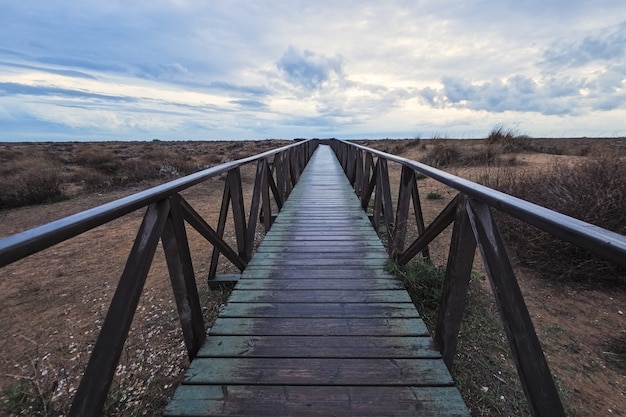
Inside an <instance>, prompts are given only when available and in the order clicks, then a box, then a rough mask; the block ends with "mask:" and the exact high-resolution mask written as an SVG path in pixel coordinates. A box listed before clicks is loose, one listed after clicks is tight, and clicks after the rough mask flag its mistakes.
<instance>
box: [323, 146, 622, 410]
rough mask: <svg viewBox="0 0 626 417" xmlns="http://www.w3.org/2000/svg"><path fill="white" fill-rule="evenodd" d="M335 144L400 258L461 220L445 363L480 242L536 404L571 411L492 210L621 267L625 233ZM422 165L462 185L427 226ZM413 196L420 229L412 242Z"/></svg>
mask: <svg viewBox="0 0 626 417" xmlns="http://www.w3.org/2000/svg"><path fill="white" fill-rule="evenodd" d="M331 146H332V147H333V149H334V151H335V154H336V155H337V158H338V159H339V161H340V163H341V165H342V167H343V169H344V171H345V173H346V175H347V177H348V179H349V180H350V183H351V184H352V185H353V186H354V189H355V192H356V194H357V195H358V196H359V198H360V201H361V204H362V207H363V209H365V210H368V208H370V209H371V212H372V213H373V216H372V222H373V226H374V227H375V228H376V230H377V231H378V230H379V228H380V227H381V225H382V226H384V229H382V230H381V231H384V232H385V233H386V235H387V236H386V237H387V248H388V251H389V254H390V257H391V258H392V259H393V260H395V261H396V262H398V263H399V264H406V263H407V262H409V261H410V260H411V259H412V258H413V257H415V256H416V255H417V254H418V253H420V252H421V253H422V255H423V256H424V257H426V258H428V256H429V253H428V244H429V243H430V242H431V241H432V240H433V239H434V238H435V237H437V236H438V235H439V234H440V233H441V232H443V231H444V230H445V229H446V228H447V227H448V226H449V225H450V224H451V223H454V226H453V229H452V238H451V243H450V251H449V255H448V261H447V267H446V273H445V279H444V283H443V295H442V299H441V307H440V313H439V317H438V321H437V325H436V328H435V335H434V338H435V342H436V344H437V345H438V347H439V349H440V350H441V353H442V356H443V358H444V360H445V362H446V364H447V365H448V366H449V367H450V366H451V364H452V361H453V359H454V355H455V351H456V346H457V338H458V334H459V329H460V326H461V319H462V317H463V313H464V309H465V301H466V297H467V290H468V285H469V280H470V274H471V271H472V264H473V261H474V254H475V252H476V245H477V244H478V247H479V249H480V253H481V255H482V261H483V264H484V266H485V269H486V272H487V276H488V278H489V281H490V283H491V286H492V288H493V294H494V296H495V300H496V305H497V307H498V310H499V312H500V318H501V321H502V324H503V327H504V330H505V333H506V336H507V338H508V341H509V345H510V347H511V351H512V355H513V360H514V362H515V365H516V367H517V372H518V375H519V377H520V381H521V384H522V387H523V389H524V393H525V395H526V399H527V401H528V405H529V408H530V411H531V413H532V414H533V415H534V416H542V417H548V416H564V415H565V413H564V411H563V406H562V404H561V400H560V398H559V395H558V392H557V389H556V387H555V384H554V381H553V379H552V375H551V373H550V369H549V368H548V364H547V362H546V359H545V357H544V354H543V351H542V349H541V346H540V344H539V339H538V338H537V335H536V333H535V329H534V327H533V323H532V321H531V318H530V315H529V313H528V310H527V308H526V304H525V303H524V299H523V296H522V292H521V291H520V288H519V285H518V283H517V280H516V278H515V274H514V272H513V267H512V266H511V262H510V260H509V258H508V256H507V254H506V250H505V247H504V244H503V242H502V238H501V236H500V234H499V232H498V228H497V226H496V223H495V221H494V217H493V213H492V212H493V211H494V210H495V211H499V212H502V213H505V214H507V215H510V216H513V217H515V218H517V219H520V220H522V221H524V222H526V223H528V224H531V225H533V226H535V227H537V228H539V229H541V230H544V231H546V232H548V233H551V234H552V235H554V236H557V237H559V238H561V239H563V240H565V241H567V242H570V243H572V244H574V245H576V246H578V247H581V248H583V249H586V250H589V251H591V252H593V253H595V254H597V255H599V256H601V257H603V258H605V259H607V260H609V261H611V262H614V263H615V264H617V265H620V266H622V267H626V237H625V236H622V235H620V234H617V233H613V232H611V231H608V230H605V229H602V228H600V227H596V226H593V225H591V224H588V223H585V222H582V221H580V220H576V219H573V218H571V217H568V216H565V215H563V214H560V213H557V212H554V211H552V210H548V209H546V208H544V207H541V206H538V205H535V204H532V203H530V202H528V201H524V200H521V199H518V198H515V197H512V196H510V195H507V194H504V193H502V192H499V191H496V190H493V189H490V188H488V187H485V186H482V185H479V184H476V183H474V182H471V181H468V180H465V179H462V178H459V177H457V176H454V175H451V174H449V173H447V172H444V171H441V170H438V169H435V168H432V167H430V166H428V165H424V164H421V163H419V162H415V161H411V160H408V159H405V158H401V157H398V156H395V155H391V154H388V153H384V152H380V151H376V150H374V149H371V148H367V147H365V146H360V145H357V144H353V143H350V142H346V141H341V140H334V139H333V140H331ZM388 162H394V163H397V164H400V166H401V169H402V171H401V178H400V185H399V189H398V200H397V205H396V209H395V212H394V208H393V203H392V194H391V186H390V182H389V171H388ZM416 172H419V173H422V174H424V175H426V176H428V177H430V178H432V179H434V180H436V181H438V182H440V183H443V184H445V185H447V186H448V187H451V188H452V189H454V190H456V191H458V194H457V195H456V197H455V198H454V199H453V200H452V201H451V202H450V203H449V204H448V205H447V206H446V207H445V208H444V209H443V210H442V211H441V213H439V215H438V216H437V217H436V218H435V220H433V221H432V223H430V224H429V225H428V226H427V227H426V226H425V224H424V218H423V215H422V209H421V206H420V198H419V192H418V191H419V190H418V186H417V178H416ZM372 196H374V197H373V200H374V201H371V200H372ZM411 201H412V202H413V212H414V217H415V218H414V220H413V221H415V223H416V227H417V231H418V237H417V238H416V239H415V240H414V241H413V242H412V243H411V244H410V245H408V247H407V248H406V249H405V237H406V232H407V222H408V221H409V220H410V219H409V213H410V205H411ZM372 206H373V207H372Z"/></svg>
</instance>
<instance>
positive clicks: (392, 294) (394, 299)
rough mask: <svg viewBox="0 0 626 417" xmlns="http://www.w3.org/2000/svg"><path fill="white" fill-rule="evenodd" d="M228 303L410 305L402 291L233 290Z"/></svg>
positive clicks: (405, 293)
mask: <svg viewBox="0 0 626 417" xmlns="http://www.w3.org/2000/svg"><path fill="white" fill-rule="evenodd" d="M228 302H229V303H268V302H281V303H332V302H337V303H410V302H411V298H410V297H409V294H408V293H407V292H406V291H404V290H354V291H351V290H310V291H298V290H294V291H272V290H250V291H248V290H238V289H237V288H235V290H234V291H233V293H232V294H231V296H230V298H229V300H228Z"/></svg>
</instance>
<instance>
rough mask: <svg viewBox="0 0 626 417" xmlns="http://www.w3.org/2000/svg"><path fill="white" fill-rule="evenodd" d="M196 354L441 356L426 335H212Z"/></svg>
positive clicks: (322, 356) (229, 355) (211, 355)
mask: <svg viewBox="0 0 626 417" xmlns="http://www.w3.org/2000/svg"><path fill="white" fill-rule="evenodd" d="M197 356H199V357H258V358H262V357H270V358H431V359H437V358H441V355H440V353H439V351H438V350H437V349H436V348H435V345H434V343H433V341H432V339H431V338H430V337H429V336H402V337H379V336H324V337H320V336H211V337H209V338H208V339H207V341H206V343H205V344H204V345H203V346H202V348H201V349H200V351H198V355H197Z"/></svg>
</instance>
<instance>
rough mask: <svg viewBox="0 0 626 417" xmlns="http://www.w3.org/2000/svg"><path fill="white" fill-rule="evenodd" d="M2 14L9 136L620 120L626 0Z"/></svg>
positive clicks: (209, 5)
mask: <svg viewBox="0 0 626 417" xmlns="http://www.w3.org/2000/svg"><path fill="white" fill-rule="evenodd" d="M3 8H4V9H3V14H2V15H0V83H4V84H0V85H3V86H4V87H0V95H2V96H4V97H3V100H2V101H0V132H2V133H0V140H9V139H11V138H13V137H15V135H16V134H19V135H21V137H22V138H27V137H28V135H29V132H31V134H32V137H39V136H38V135H39V134H40V132H42V131H44V130H45V129H49V128H50V126H51V125H50V123H54V127H55V129H57V131H58V136H59V137H62V135H63V127H64V126H65V127H66V131H65V133H66V135H67V138H68V139H73V138H74V137H73V136H72V135H74V134H79V135H84V133H85V131H86V130H88V129H93V131H94V132H99V133H98V135H100V136H101V137H103V138H111V137H115V136H116V135H119V138H120V139H124V137H125V136H132V137H140V138H142V137H143V138H148V139H151V138H153V137H155V136H157V135H163V136H164V137H165V138H171V139H175V138H180V139H187V138H190V137H194V138H197V137H199V135H200V136H202V137H203V138H208V137H211V135H218V136H219V138H228V137H231V138H242V136H245V137H250V138H258V137H271V136H279V135H280V136H283V137H300V136H319V135H320V134H328V135H330V136H339V137H341V136H343V137H354V136H359V135H362V134H377V135H383V136H396V135H399V136H405V135H408V136H411V132H417V133H419V132H422V133H423V132H428V131H435V130H441V131H443V132H448V133H450V134H455V132H456V133H457V134H461V135H462V134H467V132H474V131H478V130H481V129H484V130H485V132H487V131H488V129H489V128H490V127H491V126H492V125H493V124H495V123H498V122H501V123H506V122H508V123H521V124H522V123H523V124H527V126H521V128H522V130H525V131H529V132H539V133H540V132H544V131H552V132H559V131H561V130H559V126H562V129H563V130H562V131H565V130H568V129H569V131H572V129H574V127H575V128H577V129H581V130H580V131H572V133H574V134H580V135H591V134H592V132H597V131H600V130H601V129H602V131H604V132H617V131H622V130H623V122H622V120H624V119H626V114H624V113H625V112H626V109H625V108H624V104H623V103H624V102H625V101H624V98H625V92H624V89H625V87H626V85H625V76H624V74H626V8H625V7H624V6H623V5H622V2H621V0H597V1H596V2H587V1H583V0H573V1H568V2H565V1H563V0H552V1H548V2H546V1H539V0H529V1H523V2H519V1H513V0H505V1H493V0H469V1H466V2H458V1H453V0H420V1H417V2H407V1H401V0H398V1H392V2H385V3H381V2H378V1H356V0H346V1H342V2H336V1H330V0H320V1H319V2H309V3H302V2H292V1H286V0H284V1H283V0H277V1H274V2H256V1H252V0H232V1H226V0H216V1H212V2H204V1H200V0H159V1H154V2H147V3H146V2H122V1H108V2H101V1H98V2H96V1H93V0H86V1H83V2H73V3H72V2H63V1H60V0H52V1H49V2H43V3H41V2H38V1H35V0H22V1H20V2H9V3H8V4H6V5H4V6H3ZM38 104H39V106H38ZM9 106H17V107H13V108H14V109H15V108H19V109H20V112H19V113H18V112H15V111H13V112H12V110H11V108H9ZM76 109H80V110H76ZM7 114H11V117H10V118H9V117H8V116H6V115H7ZM570 117H576V120H580V122H577V123H572V121H571V118H570ZM16 120H18V121H19V120H21V121H22V122H19V123H17V122H16ZM38 121H39V122H40V124H39V122H38ZM486 124H488V125H486ZM607 124H608V125H610V127H609V128H606V126H607ZM16 126H17V127H16ZM3 127H5V129H2V128H3ZM151 127H152V128H153V131H151ZM18 128H19V130H16V129H18ZM12 129H13V130H12ZM76 129H78V130H76ZM81 129H84V130H81ZM546 129H548V130H546ZM417 133H416V134H417ZM96 136H97V135H96ZM216 138H217V137H216Z"/></svg>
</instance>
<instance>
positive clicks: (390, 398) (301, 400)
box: [164, 385, 469, 417]
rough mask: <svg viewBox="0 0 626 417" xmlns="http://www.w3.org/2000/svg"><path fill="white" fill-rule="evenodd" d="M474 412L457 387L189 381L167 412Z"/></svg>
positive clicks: (432, 416) (366, 415)
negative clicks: (252, 384)
mask: <svg viewBox="0 0 626 417" xmlns="http://www.w3.org/2000/svg"><path fill="white" fill-rule="evenodd" d="M178 415H188V416H198V417H203V416H271V417H275V416H311V417H312V416H321V417H327V416H337V415H350V416H363V417H373V416H376V417H380V416H391V415H393V416H398V417H408V416H412V417H414V416H422V417H438V416H442V415H446V416H459V417H463V416H469V412H468V411H467V409H466V408H465V405H464V404H463V400H462V399H461V396H460V395H459V393H458V390H457V389H456V388H451V387H364V386H332V387H327V386H311V387H309V386H306V387H305V386H251V385H235V386H231V385H226V386H218V385H208V386H207V385H205V386H202V385H188V386H184V387H181V389H179V390H178V391H177V392H176V394H175V395H174V398H173V400H172V401H171V402H170V403H169V404H168V406H167V408H166V410H165V412H164V416H166V417H172V416H178Z"/></svg>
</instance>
